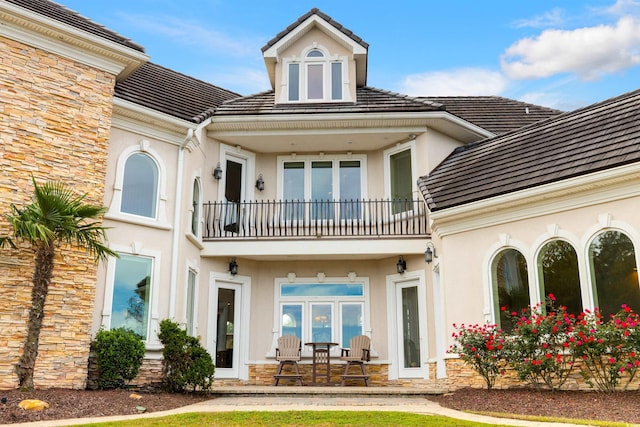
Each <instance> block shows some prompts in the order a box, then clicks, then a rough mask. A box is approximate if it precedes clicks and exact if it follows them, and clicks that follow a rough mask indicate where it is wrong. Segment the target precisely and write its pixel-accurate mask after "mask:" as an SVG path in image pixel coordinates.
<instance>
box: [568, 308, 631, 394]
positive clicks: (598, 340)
mask: <svg viewBox="0 0 640 427" xmlns="http://www.w3.org/2000/svg"><path fill="white" fill-rule="evenodd" d="M639 325H640V317H639V316H638V314H637V313H635V312H634V311H633V310H631V308H630V307H628V306H627V305H623V306H622V309H621V310H620V311H619V312H618V313H616V314H615V315H612V316H611V318H610V319H609V321H606V322H605V321H603V319H602V314H601V312H600V311H599V310H595V312H593V313H591V312H586V313H582V314H581V315H580V316H579V318H578V322H577V323H576V328H575V333H576V338H575V340H574V341H572V343H571V350H572V351H573V353H574V354H575V355H576V357H577V358H578V359H580V360H582V365H581V372H580V373H581V374H582V377H583V378H584V380H585V382H586V383H587V384H589V385H590V386H591V387H597V388H598V390H600V391H604V392H614V391H616V390H617V388H618V386H619V385H620V383H621V381H622V380H623V379H626V381H625V382H624V384H623V386H624V387H623V388H624V389H626V388H627V386H628V385H629V383H630V382H631V381H632V380H633V378H635V376H636V373H637V372H638V369H640V346H639V345H638V344H639V343H638V338H639V337H638V335H639V334H638V326H639Z"/></svg>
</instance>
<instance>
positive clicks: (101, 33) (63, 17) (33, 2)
mask: <svg viewBox="0 0 640 427" xmlns="http://www.w3.org/2000/svg"><path fill="white" fill-rule="evenodd" d="M5 1H6V2H8V3H11V4H14V5H16V6H20V7H23V8H25V9H27V10H30V11H31V12H35V13H38V14H40V15H43V16H46V17H47V18H51V19H54V20H56V21H58V22H61V23H63V24H67V25H69V26H71V27H74V28H76V29H78V30H82V31H86V32H87V33H90V34H93V35H94V36H98V37H101V38H103V39H106V40H110V41H112V42H115V43H117V44H120V45H122V46H126V47H128V48H131V49H134V50H137V51H139V52H142V53H144V52H145V51H144V47H142V46H141V45H139V44H137V43H134V42H133V41H131V40H130V39H128V38H126V37H123V36H121V35H120V34H118V33H116V32H114V31H111V30H110V29H108V28H106V27H104V26H103V25H100V24H98V23H96V22H94V21H92V20H90V19H89V18H85V17H84V16H82V15H80V14H79V13H78V12H74V11H73V10H71V9H67V8H66V7H64V6H62V5H60V4H58V3H54V2H52V1H49V0H5Z"/></svg>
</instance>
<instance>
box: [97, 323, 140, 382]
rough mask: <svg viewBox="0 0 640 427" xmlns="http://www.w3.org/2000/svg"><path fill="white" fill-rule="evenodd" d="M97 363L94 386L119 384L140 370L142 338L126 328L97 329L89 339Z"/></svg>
mask: <svg viewBox="0 0 640 427" xmlns="http://www.w3.org/2000/svg"><path fill="white" fill-rule="evenodd" d="M92 347H93V351H94V352H95V355H96V363H97V365H98V387H100V388H103V389H104V388H123V387H126V386H127V385H128V384H129V382H131V380H133V379H134V378H135V377H136V376H137V375H138V372H139V371H140V366H141V365H142V359H143V358H144V352H145V346H144V342H143V341H142V339H141V338H140V336H139V335H137V334H136V333H135V332H133V331H131V330H129V329H126V328H117V329H112V330H104V329H101V330H100V331H99V332H98V333H97V335H96V337H95V339H94V341H93V343H92Z"/></svg>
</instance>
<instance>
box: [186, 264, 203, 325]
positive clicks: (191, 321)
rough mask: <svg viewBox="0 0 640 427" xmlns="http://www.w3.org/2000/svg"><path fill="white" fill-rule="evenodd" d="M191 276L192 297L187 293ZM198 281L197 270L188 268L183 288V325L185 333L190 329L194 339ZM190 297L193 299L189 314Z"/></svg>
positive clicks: (196, 319) (196, 320) (196, 318)
mask: <svg viewBox="0 0 640 427" xmlns="http://www.w3.org/2000/svg"><path fill="white" fill-rule="evenodd" d="M191 275H193V289H192V290H191V291H192V292H193V295H189V291H190V287H189V278H190V277H191ZM199 279H200V275H199V272H198V269H197V268H195V267H193V266H189V267H188V268H187V280H186V286H185V291H186V292H185V305H184V324H185V328H186V330H187V333H188V332H189V329H191V335H192V336H194V337H196V336H198V296H199V295H198V294H199V292H198V291H199V289H198V288H199V286H198V280H199ZM190 297H191V298H193V301H192V304H191V313H189V298H190Z"/></svg>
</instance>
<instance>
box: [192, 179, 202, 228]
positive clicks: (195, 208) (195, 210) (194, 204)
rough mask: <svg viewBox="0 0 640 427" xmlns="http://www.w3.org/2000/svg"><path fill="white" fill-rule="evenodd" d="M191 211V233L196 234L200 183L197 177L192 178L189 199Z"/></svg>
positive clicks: (198, 223) (198, 222)
mask: <svg viewBox="0 0 640 427" xmlns="http://www.w3.org/2000/svg"><path fill="white" fill-rule="evenodd" d="M191 203H192V208H193V211H192V212H191V233H193V235H194V236H197V235H198V231H199V228H200V183H199V182H198V180H197V179H194V180H193V196H192V199H191Z"/></svg>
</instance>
